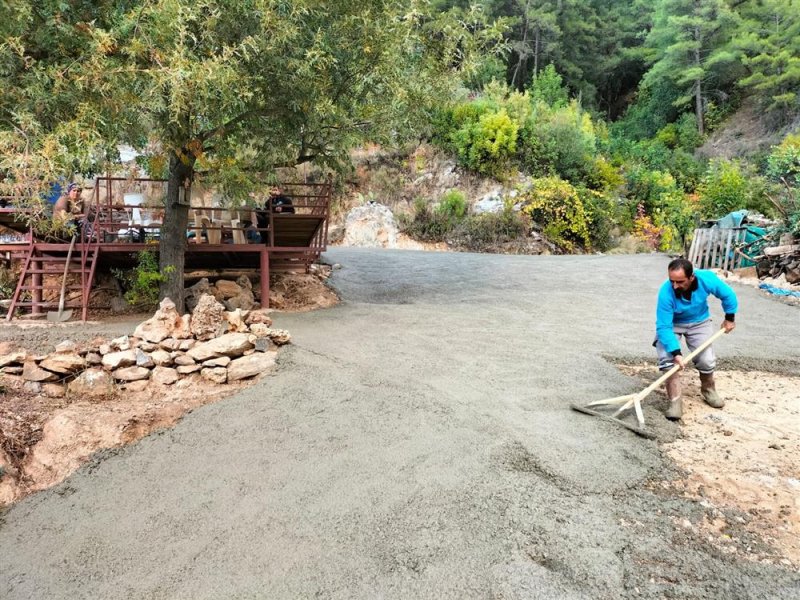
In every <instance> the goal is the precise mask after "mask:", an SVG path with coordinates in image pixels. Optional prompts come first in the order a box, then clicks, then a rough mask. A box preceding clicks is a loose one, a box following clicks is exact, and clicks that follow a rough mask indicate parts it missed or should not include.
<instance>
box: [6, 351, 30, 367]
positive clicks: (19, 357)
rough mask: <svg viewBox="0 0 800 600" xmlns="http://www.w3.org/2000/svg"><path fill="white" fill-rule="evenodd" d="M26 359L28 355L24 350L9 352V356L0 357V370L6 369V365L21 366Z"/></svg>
mask: <svg viewBox="0 0 800 600" xmlns="http://www.w3.org/2000/svg"><path fill="white" fill-rule="evenodd" d="M27 357H28V353H27V352H25V350H18V351H16V352H11V353H10V354H6V355H4V356H0V368H2V367H7V366H8V365H21V364H22V363H24V362H25V359H26V358H27Z"/></svg>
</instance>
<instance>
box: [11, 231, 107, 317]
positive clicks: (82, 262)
mask: <svg viewBox="0 0 800 600" xmlns="http://www.w3.org/2000/svg"><path fill="white" fill-rule="evenodd" d="M67 248H68V245H67V244H50V243H41V242H34V243H32V244H31V245H30V247H29V248H28V252H27V254H26V256H25V261H24V263H23V266H22V272H21V273H20V276H19V281H18V282H17V287H16V289H15V290H14V295H13V296H12V298H11V305H10V306H9V308H8V313H6V321H10V320H11V319H13V318H14V313H15V311H17V310H18V309H27V310H28V314H42V315H44V309H47V308H58V300H59V295H60V292H61V283H62V278H63V277H64V267H65V265H66V263H67ZM97 255H98V246H97V244H85V243H80V242H79V243H77V244H76V245H75V250H74V251H73V253H72V258H71V260H70V261H69V265H68V268H67V277H68V278H69V276H70V275H79V276H80V284H75V283H73V284H71V285H67V287H66V291H67V295H69V292H70V291H73V292H74V291H78V290H79V291H80V292H81V294H80V296H79V299H78V301H77V302H76V301H75V300H73V301H71V302H66V303H65V304H64V307H65V308H72V309H76V308H79V309H80V310H81V320H82V321H86V317H87V312H88V310H89V297H90V293H91V289H92V283H93V282H94V275H95V270H96V267H97ZM46 276H50V277H49V278H48V279H49V281H45V277H46ZM73 279H74V278H73ZM46 292H52V293H51V294H47V296H48V298H47V299H45V295H46V294H45V293H46Z"/></svg>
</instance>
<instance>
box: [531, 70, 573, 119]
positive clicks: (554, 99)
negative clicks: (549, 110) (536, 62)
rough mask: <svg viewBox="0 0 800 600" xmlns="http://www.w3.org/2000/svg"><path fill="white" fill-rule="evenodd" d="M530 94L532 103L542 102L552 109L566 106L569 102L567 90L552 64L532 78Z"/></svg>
mask: <svg viewBox="0 0 800 600" xmlns="http://www.w3.org/2000/svg"><path fill="white" fill-rule="evenodd" d="M530 94H531V98H532V99H533V101H534V102H542V103H544V104H546V105H547V106H550V107H553V108H558V107H562V106H566V105H567V102H568V101H569V96H568V94H567V88H566V87H564V84H563V82H562V80H561V75H559V74H558V73H557V72H556V69H555V67H554V66H553V65H552V63H551V64H549V65H547V66H546V67H545V68H544V69H542V70H541V71H539V73H538V75H537V76H535V77H534V78H533V81H531V86H530Z"/></svg>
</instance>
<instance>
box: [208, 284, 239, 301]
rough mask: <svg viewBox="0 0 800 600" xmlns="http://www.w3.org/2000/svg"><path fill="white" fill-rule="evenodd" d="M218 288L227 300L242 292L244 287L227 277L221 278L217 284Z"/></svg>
mask: <svg viewBox="0 0 800 600" xmlns="http://www.w3.org/2000/svg"><path fill="white" fill-rule="evenodd" d="M215 286H216V288H217V290H218V291H219V293H220V294H221V295H222V299H223V300H227V299H228V298H233V297H234V296H238V295H239V294H241V293H242V287H241V286H240V285H239V284H238V283H235V282H233V281H228V280H226V279H220V280H219V281H217V283H216V284H215Z"/></svg>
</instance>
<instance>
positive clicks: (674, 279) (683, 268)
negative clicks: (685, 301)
mask: <svg viewBox="0 0 800 600" xmlns="http://www.w3.org/2000/svg"><path fill="white" fill-rule="evenodd" d="M667 273H668V274H669V281H670V283H671V284H672V289H673V290H675V291H680V292H686V291H688V290H690V289H691V287H692V284H693V283H694V267H692V263H691V262H689V261H688V260H686V259H685V258H676V259H675V260H673V261H672V262H670V263H669V266H667Z"/></svg>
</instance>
